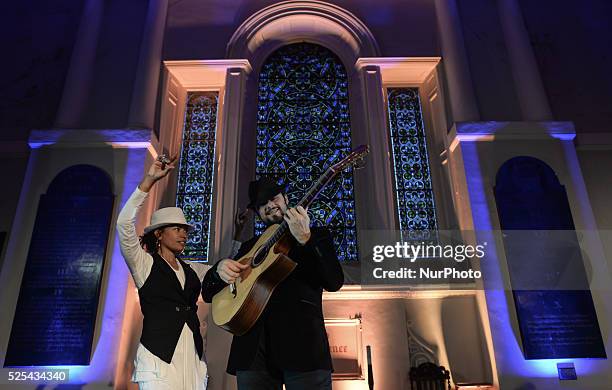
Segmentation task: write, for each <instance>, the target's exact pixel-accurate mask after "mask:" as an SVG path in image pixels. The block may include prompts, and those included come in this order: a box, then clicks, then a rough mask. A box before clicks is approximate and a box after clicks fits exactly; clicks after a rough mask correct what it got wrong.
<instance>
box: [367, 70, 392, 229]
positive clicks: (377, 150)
mask: <svg viewBox="0 0 612 390" xmlns="http://www.w3.org/2000/svg"><path fill="white" fill-rule="evenodd" d="M359 72H360V78H361V82H362V87H363V102H364V114H365V126H364V130H365V132H366V134H367V138H366V139H367V141H366V142H367V143H368V145H370V154H369V155H368V157H367V163H366V165H365V168H364V170H365V172H364V173H363V174H360V176H362V177H368V178H369V181H368V184H367V190H365V189H364V190H365V191H364V192H362V196H364V197H365V198H366V199H365V203H362V204H366V205H367V207H366V209H365V210H366V211H365V216H366V226H365V227H366V228H367V229H397V227H398V223H397V218H396V211H395V209H396V205H395V199H394V196H393V194H394V190H393V177H392V176H391V172H393V166H392V164H393V162H392V157H391V148H390V145H389V142H388V135H387V116H386V110H385V98H384V95H383V93H384V89H383V83H382V75H381V73H380V67H379V66H377V65H365V66H363V67H361V68H360V69H359Z"/></svg>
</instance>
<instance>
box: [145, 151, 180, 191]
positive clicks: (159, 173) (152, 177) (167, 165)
mask: <svg viewBox="0 0 612 390" xmlns="http://www.w3.org/2000/svg"><path fill="white" fill-rule="evenodd" d="M177 158H178V157H177V156H176V155H174V156H172V158H170V159H168V158H167V157H166V156H165V155H163V154H162V155H160V156H159V157H157V159H156V160H155V162H154V163H153V164H152V165H151V167H150V168H149V171H148V172H147V174H146V175H145V177H144V178H143V179H142V181H141V182H140V184H139V185H138V188H140V190H141V191H144V192H149V190H151V187H152V186H153V184H155V182H156V181H158V180H159V179H162V178H164V177H166V176H167V175H168V173H169V172H170V171H171V170H173V169H174V168H175V165H174V164H175V163H176V160H177Z"/></svg>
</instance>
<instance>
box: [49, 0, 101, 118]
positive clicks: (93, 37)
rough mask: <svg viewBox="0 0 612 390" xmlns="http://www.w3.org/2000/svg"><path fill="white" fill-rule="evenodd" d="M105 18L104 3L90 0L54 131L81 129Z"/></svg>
mask: <svg viewBox="0 0 612 390" xmlns="http://www.w3.org/2000/svg"><path fill="white" fill-rule="evenodd" d="M103 15H104V1H103V0H87V1H86V2H85V5H84V8H83V14H82V16H81V22H80V24H79V31H78V33H77V39H76V42H75V44H74V48H73V49H72V56H71V58H70V67H69V68H68V74H67V75H66V81H65V83H64V91H63V93H62V100H61V101H60V105H59V108H58V110H57V115H56V117H55V124H54V127H56V128H60V129H61V128H77V127H83V124H81V123H80V120H81V115H82V113H83V110H84V109H85V106H86V104H87V96H88V95H89V90H90V86H91V82H92V74H93V70H94V62H95V59H96V51H97V48H98V37H99V36H100V29H101V26H102V19H103Z"/></svg>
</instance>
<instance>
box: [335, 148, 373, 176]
mask: <svg viewBox="0 0 612 390" xmlns="http://www.w3.org/2000/svg"><path fill="white" fill-rule="evenodd" d="M368 153H370V147H369V146H368V145H359V146H358V147H356V148H355V149H353V150H352V151H351V152H350V153H349V154H348V155H347V156H346V157H345V158H343V159H342V161H340V162H338V163H336V164H334V165H332V166H331V167H330V168H329V169H330V170H331V171H332V172H333V173H334V174H336V173H338V172H340V171H342V170H344V169H345V168H346V167H348V166H351V165H359V164H363V161H364V159H365V156H367V155H368Z"/></svg>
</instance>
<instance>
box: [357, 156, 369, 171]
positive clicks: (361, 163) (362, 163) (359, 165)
mask: <svg viewBox="0 0 612 390" xmlns="http://www.w3.org/2000/svg"><path fill="white" fill-rule="evenodd" d="M365 164H366V163H365V158H363V157H361V158H359V159H358V160H357V162H356V164H355V169H363V168H365Z"/></svg>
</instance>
